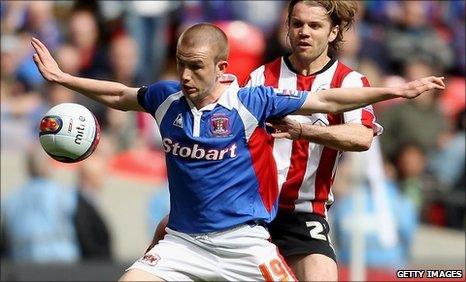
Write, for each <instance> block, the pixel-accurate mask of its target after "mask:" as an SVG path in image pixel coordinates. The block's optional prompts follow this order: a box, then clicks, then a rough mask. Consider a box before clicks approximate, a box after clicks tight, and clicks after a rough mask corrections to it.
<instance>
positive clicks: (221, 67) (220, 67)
mask: <svg viewBox="0 0 466 282" xmlns="http://www.w3.org/2000/svg"><path fill="white" fill-rule="evenodd" d="M216 68H217V72H218V73H220V74H224V73H225V72H226V71H227V68H228V62H227V61H223V60H221V61H218V63H217V65H216Z"/></svg>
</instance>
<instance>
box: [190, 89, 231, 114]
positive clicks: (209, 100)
mask: <svg viewBox="0 0 466 282" xmlns="http://www.w3.org/2000/svg"><path fill="white" fill-rule="evenodd" d="M230 84H231V83H216V85H215V86H214V87H213V89H212V90H211V92H210V93H209V95H207V96H205V97H204V98H202V99H200V100H198V101H192V103H193V104H194V106H195V107H196V109H198V110H200V109H202V108H204V107H205V106H208V105H211V104H214V103H216V102H217V101H218V99H219V98H220V96H222V94H223V92H225V90H226V89H227V88H228V87H229V86H230Z"/></svg>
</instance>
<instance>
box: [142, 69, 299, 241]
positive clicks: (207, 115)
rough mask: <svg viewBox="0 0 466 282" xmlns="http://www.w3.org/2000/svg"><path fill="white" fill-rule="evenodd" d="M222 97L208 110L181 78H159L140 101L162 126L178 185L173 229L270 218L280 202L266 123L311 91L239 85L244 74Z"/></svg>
mask: <svg viewBox="0 0 466 282" xmlns="http://www.w3.org/2000/svg"><path fill="white" fill-rule="evenodd" d="M228 77H229V78H230V79H231V81H232V83H231V85H230V86H229V88H228V89H227V90H226V91H225V92H224V93H223V94H222V96H221V97H220V98H219V100H218V101H217V103H215V104H211V105H208V106H206V107H204V108H202V109H200V110H198V109H196V107H195V106H194V105H193V104H192V103H191V102H190V101H189V100H187V99H186V98H185V96H184V95H183V93H182V91H181V86H180V84H179V82H172V81H162V82H158V83H155V84H152V85H151V86H150V87H149V89H148V90H147V92H146V93H145V95H144V96H142V97H139V98H140V99H139V103H140V104H141V106H142V107H143V108H144V109H145V110H146V111H147V112H148V113H151V114H152V115H153V116H154V117H155V120H156V122H157V124H158V125H159V128H160V133H161V135H162V141H163V148H164V150H165V153H166V163H167V171H168V182H169V188H170V220H169V223H168V227H170V228H171V229H174V230H177V231H181V232H185V233H205V232H213V231H219V230H223V229H228V228H231V227H233V226H236V225H239V224H243V223H248V222H253V221H264V222H270V221H271V220H272V219H273V218H274V217H275V215H276V212H277V207H278V205H277V202H278V183H277V169H276V165H275V161H274V159H273V155H272V148H271V146H270V145H269V144H268V138H267V133H266V131H265V121H266V120H267V119H268V118H272V117H283V116H285V115H287V114H290V113H292V112H294V111H296V110H298V109H299V108H301V106H302V105H303V104H304V102H305V101H306V99H307V96H308V93H307V92H303V91H299V92H298V91H290V90H284V91H279V90H277V89H273V88H271V87H264V86H259V87H251V88H241V89H240V88H239V86H238V83H237V81H236V78H235V77H234V76H228Z"/></svg>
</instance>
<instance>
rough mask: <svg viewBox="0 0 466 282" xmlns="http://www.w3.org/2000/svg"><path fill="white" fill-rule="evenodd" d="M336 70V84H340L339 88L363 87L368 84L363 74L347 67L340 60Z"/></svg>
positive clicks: (337, 62)
mask: <svg viewBox="0 0 466 282" xmlns="http://www.w3.org/2000/svg"><path fill="white" fill-rule="evenodd" d="M335 63H336V64H337V65H336V69H335V75H334V76H335V78H336V79H334V82H335V83H336V84H338V86H339V87H341V86H343V87H344V86H354V87H358V86H362V85H366V84H368V82H367V78H366V76H365V75H363V74H362V73H360V72H358V71H356V70H354V69H353V68H351V67H349V66H347V65H346V64H344V63H343V62H341V61H340V60H337V61H336V62H335Z"/></svg>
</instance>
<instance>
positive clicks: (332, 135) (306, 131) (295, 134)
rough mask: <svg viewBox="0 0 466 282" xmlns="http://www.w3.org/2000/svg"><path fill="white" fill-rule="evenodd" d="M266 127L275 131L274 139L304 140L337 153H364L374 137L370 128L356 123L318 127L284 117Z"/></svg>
mask: <svg viewBox="0 0 466 282" xmlns="http://www.w3.org/2000/svg"><path fill="white" fill-rule="evenodd" d="M268 125H269V126H271V127H273V128H274V129H275V130H276V131H275V132H274V133H272V136H273V137H275V138H288V139H292V140H296V139H304V140H307V141H309V142H313V143H317V144H321V145H324V146H326V147H330V148H332V149H335V150H339V151H366V150H368V149H369V148H370V146H371V143H372V138H373V135H374V131H373V130H372V129H371V128H368V127H366V126H364V125H362V124H357V123H348V124H339V125H331V126H320V125H313V124H308V123H300V122H297V121H295V120H293V119H290V118H288V117H285V118H283V119H279V120H270V121H269V122H268Z"/></svg>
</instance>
